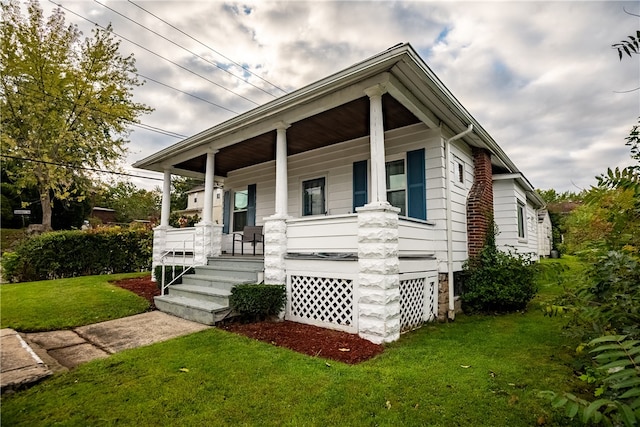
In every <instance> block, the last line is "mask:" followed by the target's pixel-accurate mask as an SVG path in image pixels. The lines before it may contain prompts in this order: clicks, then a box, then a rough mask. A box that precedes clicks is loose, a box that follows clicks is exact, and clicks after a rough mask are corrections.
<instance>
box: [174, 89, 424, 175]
mask: <svg viewBox="0 0 640 427" xmlns="http://www.w3.org/2000/svg"><path fill="white" fill-rule="evenodd" d="M382 110H383V116H384V117H383V120H384V128H385V130H391V129H397V128H401V127H404V126H409V125H412V124H415V123H418V122H419V121H420V120H419V119H418V118H417V117H416V116H415V115H414V114H413V113H411V112H410V111H409V110H407V109H406V108H405V107H404V106H403V105H402V104H401V103H400V102H398V101H397V100H396V99H395V98H393V97H392V96H390V95H389V94H385V95H383V97H382ZM367 135H369V98H368V97H366V96H364V97H362V98H358V99H356V100H354V101H351V102H348V103H346V104H343V105H340V106H338V107H336V108H332V109H330V110H327V111H324V112H322V113H319V114H316V115H314V116H311V117H308V118H306V119H304V120H301V121H299V122H296V123H293V124H292V125H291V127H290V128H289V129H287V154H288V155H289V156H291V155H293V154H298V153H303V152H305V151H310V150H315V149H317V148H320V147H326V146H329V145H333V144H337V143H339V142H343V141H349V140H352V139H355V138H360V137H364V136H367ZM275 147H276V131H275V130H273V131H270V132H267V133H264V134H262V135H258V136H255V137H252V138H249V139H246V140H244V141H242V142H240V143H237V144H234V145H231V146H228V147H224V148H221V149H220V151H219V152H218V153H216V156H215V173H216V175H218V176H224V177H226V176H227V175H228V173H229V172H231V171H233V170H236V169H241V168H244V167H247V166H251V165H255V164H259V163H264V162H268V161H271V160H275V158H276V150H275ZM205 163H206V155H201V156H198V157H194V158H192V159H189V160H187V161H184V162H182V163H179V164H176V165H174V166H175V167H176V168H178V169H183V170H188V171H193V172H200V173H204V172H205Z"/></svg>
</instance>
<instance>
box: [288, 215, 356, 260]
mask: <svg viewBox="0 0 640 427" xmlns="http://www.w3.org/2000/svg"><path fill="white" fill-rule="evenodd" d="M287 250H288V251H289V252H298V253H318V252H320V253H322V252H329V253H331V252H334V253H335V252H356V253H357V252H358V215H357V214H346V215H332V216H322V217H311V218H296V219H290V220H288V221H287Z"/></svg>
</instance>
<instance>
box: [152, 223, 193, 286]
mask: <svg viewBox="0 0 640 427" xmlns="http://www.w3.org/2000/svg"><path fill="white" fill-rule="evenodd" d="M195 249H196V229H195V227H186V228H175V229H171V230H168V231H167V236H166V241H165V250H164V251H163V252H162V257H161V259H160V265H161V266H162V280H161V287H160V291H161V294H162V295H164V294H165V291H166V289H167V288H168V287H169V286H171V285H172V284H174V283H175V282H176V281H177V280H179V279H180V278H181V277H182V276H184V275H185V274H186V273H187V272H188V271H189V270H191V269H192V268H194V267H195V262H194V260H195V257H194V255H195ZM176 267H181V268H182V271H180V272H179V274H178V275H177V276H176ZM167 268H170V269H171V273H172V274H171V277H172V280H170V281H169V283H166V280H167V279H166V271H167Z"/></svg>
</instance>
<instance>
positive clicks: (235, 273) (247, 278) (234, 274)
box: [195, 265, 262, 282]
mask: <svg viewBox="0 0 640 427" xmlns="http://www.w3.org/2000/svg"><path fill="white" fill-rule="evenodd" d="M261 271H262V267H261V269H260V270H248V269H238V268H234V267H226V266H223V267H219V266H213V265H202V266H197V267H196V269H195V274H197V275H201V276H213V277H230V278H237V279H239V280H242V281H243V282H251V281H255V280H257V278H258V273H259V272H261Z"/></svg>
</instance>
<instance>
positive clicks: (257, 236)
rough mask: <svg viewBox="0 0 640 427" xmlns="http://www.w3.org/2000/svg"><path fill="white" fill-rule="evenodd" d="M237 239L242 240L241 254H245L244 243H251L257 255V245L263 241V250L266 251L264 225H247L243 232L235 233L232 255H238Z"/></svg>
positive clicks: (254, 254) (254, 253)
mask: <svg viewBox="0 0 640 427" xmlns="http://www.w3.org/2000/svg"><path fill="white" fill-rule="evenodd" d="M236 241H238V242H240V255H244V244H245V243H251V246H253V256H256V246H257V244H258V243H262V252H264V236H263V235H262V226H261V225H259V226H254V225H247V226H245V227H244V229H243V230H242V233H239V232H236V233H233V243H232V244H231V256H235V255H236Z"/></svg>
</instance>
